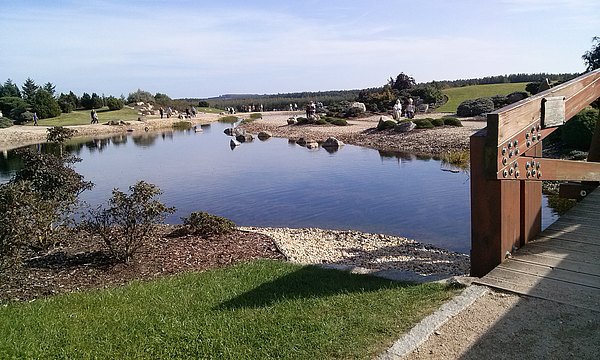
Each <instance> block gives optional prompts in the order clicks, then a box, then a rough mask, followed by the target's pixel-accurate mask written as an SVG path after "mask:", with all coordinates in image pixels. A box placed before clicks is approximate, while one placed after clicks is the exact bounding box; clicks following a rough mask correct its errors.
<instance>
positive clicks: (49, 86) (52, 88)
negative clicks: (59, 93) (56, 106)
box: [42, 82, 56, 96]
mask: <svg viewBox="0 0 600 360" xmlns="http://www.w3.org/2000/svg"><path fill="white" fill-rule="evenodd" d="M42 89H44V90H46V91H47V92H48V93H50V95H52V96H54V94H55V93H56V85H53V84H52V83H51V82H47V83H45V84H44V86H43V87H42Z"/></svg>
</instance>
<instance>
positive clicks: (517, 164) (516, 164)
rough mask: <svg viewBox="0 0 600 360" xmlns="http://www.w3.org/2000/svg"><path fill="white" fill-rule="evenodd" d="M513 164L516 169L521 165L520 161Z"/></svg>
mask: <svg viewBox="0 0 600 360" xmlns="http://www.w3.org/2000/svg"><path fill="white" fill-rule="evenodd" d="M513 166H514V167H515V169H516V168H518V167H519V163H518V162H516V161H515V163H514V164H513Z"/></svg>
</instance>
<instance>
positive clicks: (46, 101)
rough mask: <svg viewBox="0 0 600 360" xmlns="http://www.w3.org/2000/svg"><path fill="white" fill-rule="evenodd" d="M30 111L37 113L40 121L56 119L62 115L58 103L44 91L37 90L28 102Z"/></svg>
mask: <svg viewBox="0 0 600 360" xmlns="http://www.w3.org/2000/svg"><path fill="white" fill-rule="evenodd" d="M30 103H31V108H32V111H33V112H35V113H37V115H38V116H39V118H40V119H48V118H53V117H57V116H59V115H60V114H61V113H62V110H61V109H60V106H59V105H58V102H57V101H56V99H54V97H53V96H52V95H51V94H50V93H49V92H47V91H46V90H38V91H36V92H35V94H34V95H33V98H32V99H31V100H30Z"/></svg>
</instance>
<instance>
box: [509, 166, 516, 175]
mask: <svg viewBox="0 0 600 360" xmlns="http://www.w3.org/2000/svg"><path fill="white" fill-rule="evenodd" d="M514 172H515V171H514V170H513V168H510V169H509V170H508V173H509V174H510V175H511V176H512V174H513V173H514Z"/></svg>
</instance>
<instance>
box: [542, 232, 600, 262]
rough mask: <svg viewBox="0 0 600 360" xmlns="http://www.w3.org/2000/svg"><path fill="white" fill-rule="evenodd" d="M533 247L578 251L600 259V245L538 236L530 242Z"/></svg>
mask: <svg viewBox="0 0 600 360" xmlns="http://www.w3.org/2000/svg"><path fill="white" fill-rule="evenodd" d="M531 243H532V244H535V245H542V246H545V247H549V248H554V249H561V250H567V251H578V252H583V253H586V254H593V255H595V256H598V257H599V259H600V244H591V243H587V242H581V241H577V240H573V241H571V240H564V239H560V238H549V237H543V236H540V237H538V238H537V239H535V241H532V242H531Z"/></svg>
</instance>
